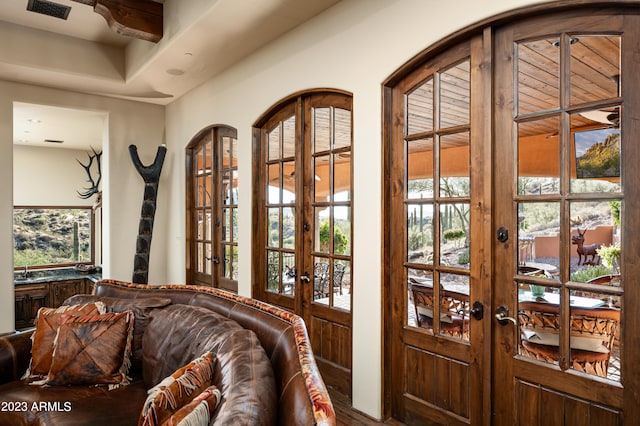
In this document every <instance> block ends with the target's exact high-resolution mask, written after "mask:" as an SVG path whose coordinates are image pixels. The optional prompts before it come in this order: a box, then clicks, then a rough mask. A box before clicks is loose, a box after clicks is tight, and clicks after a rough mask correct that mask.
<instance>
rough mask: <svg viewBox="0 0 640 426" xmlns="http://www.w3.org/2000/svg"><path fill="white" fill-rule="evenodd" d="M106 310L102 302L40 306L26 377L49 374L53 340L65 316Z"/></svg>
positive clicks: (31, 377) (93, 313) (39, 376)
mask: <svg viewBox="0 0 640 426" xmlns="http://www.w3.org/2000/svg"><path fill="white" fill-rule="evenodd" d="M105 312H106V308H105V305H104V303H101V302H98V303H87V304H85V305H77V306H62V307H60V308H57V309H54V308H40V309H39V310H38V315H37V316H36V320H35V324H36V330H35V331H34V332H33V334H32V335H31V340H32V345H31V364H30V366H29V369H28V370H27V372H26V373H25V378H27V379H29V381H35V380H41V379H44V378H45V377H46V376H47V374H49V369H50V368H51V356H52V354H53V341H54V340H55V338H56V334H57V332H58V326H59V325H60V321H61V320H62V318H63V316H65V315H66V316H82V315H96V314H104V313H105Z"/></svg>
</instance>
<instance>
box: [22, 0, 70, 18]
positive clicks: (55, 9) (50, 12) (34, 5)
mask: <svg viewBox="0 0 640 426" xmlns="http://www.w3.org/2000/svg"><path fill="white" fill-rule="evenodd" d="M27 10H28V11H30V12H36V13H41V14H42V15H47V16H53V17H54V18H59V19H64V20H66V19H67V17H68V16H69V11H70V10H71V7H70V6H65V5H63V4H58V3H53V2H50V1H47V0H29V3H28V4H27Z"/></svg>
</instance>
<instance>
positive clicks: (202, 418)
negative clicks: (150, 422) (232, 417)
mask: <svg viewBox="0 0 640 426" xmlns="http://www.w3.org/2000/svg"><path fill="white" fill-rule="evenodd" d="M221 398H222V395H221V394H220V391H219V390H218V388H217V387H215V386H210V387H208V388H207V389H205V391H204V392H202V393H201V394H200V395H198V396H196V397H195V398H193V401H191V402H190V403H188V404H187V405H185V406H184V407H182V408H180V409H179V410H178V411H176V413H175V414H174V415H172V416H171V417H170V418H169V420H167V421H166V422H164V423H163V424H162V426H178V425H180V424H186V425H189V426H207V425H208V424H209V422H210V421H211V415H212V414H213V412H214V411H215V410H216V408H217V407H218V404H220V399H221Z"/></svg>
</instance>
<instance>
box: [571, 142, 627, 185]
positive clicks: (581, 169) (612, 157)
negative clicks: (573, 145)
mask: <svg viewBox="0 0 640 426" xmlns="http://www.w3.org/2000/svg"><path fill="white" fill-rule="evenodd" d="M576 137H577V135H576ZM576 175H577V177H578V179H587V178H602V177H618V176H620V133H619V132H616V133H611V134H608V135H607V136H606V137H605V139H604V140H603V141H601V142H594V143H593V144H591V145H590V146H589V147H588V148H587V150H586V151H584V154H582V155H581V156H579V157H578V158H576Z"/></svg>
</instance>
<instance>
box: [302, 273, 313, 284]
mask: <svg viewBox="0 0 640 426" xmlns="http://www.w3.org/2000/svg"><path fill="white" fill-rule="evenodd" d="M300 281H301V282H303V283H310V282H311V278H309V273H308V272H305V273H304V275H302V276H301V277H300Z"/></svg>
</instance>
